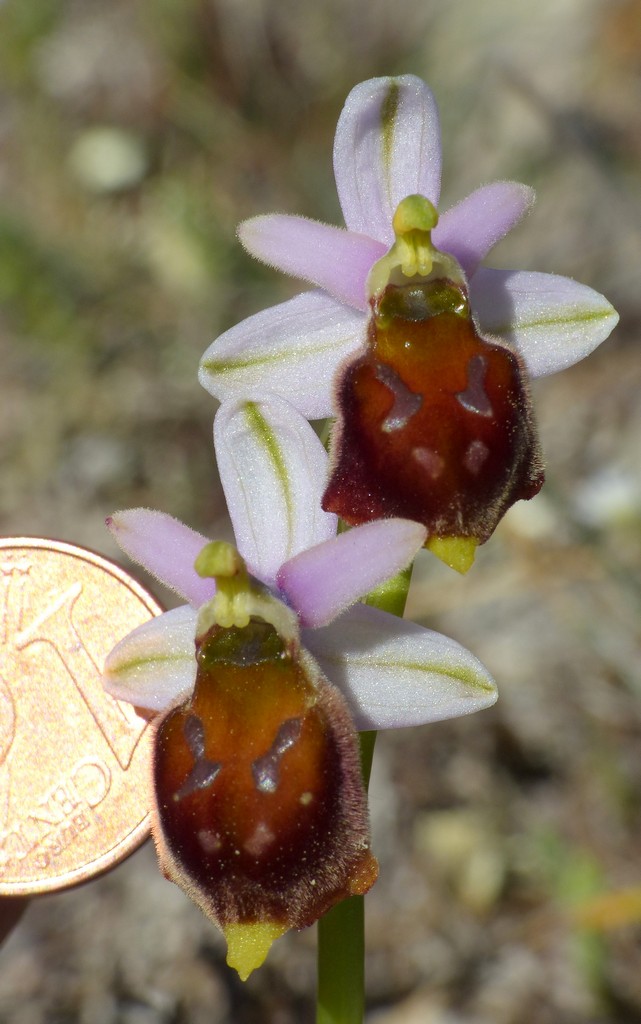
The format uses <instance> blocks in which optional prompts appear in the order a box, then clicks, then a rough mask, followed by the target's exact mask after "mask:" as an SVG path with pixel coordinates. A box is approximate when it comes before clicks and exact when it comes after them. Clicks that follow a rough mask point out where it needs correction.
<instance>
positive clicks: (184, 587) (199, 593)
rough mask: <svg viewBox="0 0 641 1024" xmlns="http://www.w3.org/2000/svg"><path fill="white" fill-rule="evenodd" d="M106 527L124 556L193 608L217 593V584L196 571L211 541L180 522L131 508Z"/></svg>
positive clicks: (155, 513) (110, 520) (146, 509)
mask: <svg viewBox="0 0 641 1024" xmlns="http://www.w3.org/2000/svg"><path fill="white" fill-rule="evenodd" d="M107 526H108V527H109V529H110V531H111V533H112V534H113V536H114V538H115V539H116V541H117V542H118V544H119V545H120V547H121V548H122V550H123V551H124V552H125V554H127V555H129V557H130V558H131V559H132V560H133V561H134V562H138V564H139V565H142V566H144V568H145V569H146V570H147V572H149V573H151V575H152V576H155V577H156V579H158V580H160V582H161V583H164V584H165V586H166V587H170V588H171V589H172V590H175V591H176V593H177V594H180V596H181V597H183V598H184V599H185V600H187V601H189V603H190V604H192V605H193V606H194V607H196V608H197V607H198V606H199V605H201V604H204V602H205V601H208V600H209V598H210V597H212V595H213V594H214V593H215V592H216V584H215V583H214V581H213V580H204V579H201V577H200V576H199V575H198V573H197V572H196V570H195V569H194V562H195V561H196V556H197V555H198V553H199V552H200V551H201V550H202V549H203V548H204V546H205V544H208V543H209V540H208V538H207V537H203V535H202V534H200V533H196V531H195V530H190V528H189V527H188V526H185V525H184V523H181V522H179V520H178V519H174V518H173V516H168V515H166V513H164V512H154V511H153V510H152V509H149V508H130V509H127V510H126V511H122V512H114V514H113V515H112V516H109V518H108V519H107Z"/></svg>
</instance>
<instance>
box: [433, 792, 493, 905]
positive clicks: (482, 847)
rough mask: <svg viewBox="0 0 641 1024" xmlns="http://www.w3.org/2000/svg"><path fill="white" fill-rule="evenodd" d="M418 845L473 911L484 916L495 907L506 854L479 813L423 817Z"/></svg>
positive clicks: (458, 811) (440, 813) (459, 811)
mask: <svg viewBox="0 0 641 1024" xmlns="http://www.w3.org/2000/svg"><path fill="white" fill-rule="evenodd" d="M415 845H416V848H417V849H418V850H419V851H420V852H422V853H424V854H426V855H427V856H428V857H429V859H430V861H431V862H432V863H435V864H436V866H437V868H438V870H439V871H440V872H441V873H442V874H443V876H444V877H445V878H446V879H447V880H448V881H449V883H450V884H451V885H452V886H453V887H454V888H455V890H456V892H457V895H458V896H459V898H460V899H461V900H462V902H463V903H465V904H466V906H468V907H469V908H470V909H471V910H473V911H475V912H476V913H483V912H485V911H487V910H489V909H490V908H491V907H492V906H493V905H494V903H495V902H496V900H497V899H498V897H499V894H500V892H501V889H502V887H503V882H504V879H505V872H506V861H505V855H504V852H503V850H502V849H501V846H500V843H499V839H498V836H497V835H496V834H495V833H494V831H493V829H492V828H491V825H490V824H489V823H488V821H487V820H486V819H485V818H483V816H482V815H480V814H479V813H478V811H474V810H468V809H456V810H451V811H450V810H448V811H430V812H428V813H426V814H422V815H421V816H420V817H419V818H418V819H417V821H416V826H415Z"/></svg>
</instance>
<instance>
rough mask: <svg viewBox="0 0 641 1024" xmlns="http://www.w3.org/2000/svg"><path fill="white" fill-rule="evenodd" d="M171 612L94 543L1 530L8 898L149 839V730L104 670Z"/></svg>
mask: <svg viewBox="0 0 641 1024" xmlns="http://www.w3.org/2000/svg"><path fill="white" fill-rule="evenodd" d="M161 611H162V609H161V607H160V606H159V605H158V604H157V602H156V601H155V600H154V599H153V597H151V595H150V594H148V593H147V592H146V591H145V590H144V589H143V588H142V587H141V586H139V584H138V583H136V582H135V580H133V579H132V578H131V577H130V576H128V575H127V574H126V573H125V572H123V571H122V569H119V568H118V567H117V566H115V565H112V564H111V562H108V561H107V560H106V559H104V558H101V557H100V556H99V555H96V554H94V553H93V552H91V551H86V550H84V549H82V548H78V547H75V546H73V545H71V544H63V543H59V542H57V541H51V540H41V539H39V538H34V537H19V538H16V537H14V538H10V539H5V540H2V539H0V896H28V895H32V894H35V893H43V892H52V891H55V890H58V889H62V888H65V887H67V886H70V885H75V884H76V883H78V882H83V881H86V880H87V879H89V878H91V877H93V876H94V875H96V874H98V873H99V872H102V871H105V870H106V869H107V868H110V867H113V866H114V865H115V864H117V863H118V861H120V860H122V858H123V857H125V856H127V854H129V853H131V852H132V850H134V849H135V848H136V847H137V846H138V845H139V844H140V843H141V842H142V841H143V839H145V838H146V837H147V835H148V832H149V824H148V807H149V802H148V798H147V793H148V773H149V755H150V747H149V739H150V737H149V730H148V729H147V723H146V721H145V719H143V718H141V717H140V716H139V715H137V714H136V712H135V711H134V709H133V708H132V707H131V706H130V705H128V704H124V703H121V702H120V701H116V700H113V699H112V698H111V697H109V696H107V694H105V693H104V691H103V689H102V685H101V670H102V665H103V662H104V659H105V657H106V655H107V654H108V653H109V651H110V650H111V648H112V647H113V646H114V644H115V643H117V641H118V640H120V639H122V637H124V636H126V634H127V633H129V632H130V631H131V630H132V629H134V627H136V626H139V625H141V624H142V623H143V622H146V621H147V620H148V619H150V618H151V617H152V616H154V615H158V614H159V613H160V612H161Z"/></svg>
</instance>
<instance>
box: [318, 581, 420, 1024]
mask: <svg viewBox="0 0 641 1024" xmlns="http://www.w3.org/2000/svg"><path fill="white" fill-rule="evenodd" d="M411 576H412V570H411V567H410V568H409V569H407V570H405V572H402V573H399V575H398V576H396V577H395V578H394V579H393V580H390V581H389V582H388V583H385V584H383V586H382V587H379V588H378V589H377V590H376V591H373V592H372V593H371V594H369V595H368V597H367V599H366V600H367V604H371V605H373V606H375V607H376V608H382V609H383V610H384V611H388V612H391V613H392V614H393V615H398V616H402V615H403V610H404V608H405V601H406V600H407V592H408V590H409V586H410V580H411ZM375 743H376V733H375V732H362V733H361V734H360V745H361V769H362V772H363V781H364V783H365V788H366V789H367V786H368V785H369V777H370V772H371V769H372V759H373V757H374V744H375ZM364 1016H365V900H364V897H363V896H350V897H349V898H348V899H346V900H342V902H341V903H337V904H336V906H335V907H332V909H331V910H330V911H329V912H328V913H327V914H325V916H324V917H321V919H320V921H319V922H318V995H317V1002H316V1024H362V1022H363V1018H364Z"/></svg>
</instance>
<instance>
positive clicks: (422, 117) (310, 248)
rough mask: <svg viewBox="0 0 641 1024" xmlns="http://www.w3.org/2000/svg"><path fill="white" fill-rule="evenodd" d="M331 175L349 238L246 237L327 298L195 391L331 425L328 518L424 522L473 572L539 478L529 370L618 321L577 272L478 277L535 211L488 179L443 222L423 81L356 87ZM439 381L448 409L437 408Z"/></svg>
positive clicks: (244, 341) (560, 360)
mask: <svg viewBox="0 0 641 1024" xmlns="http://www.w3.org/2000/svg"><path fill="white" fill-rule="evenodd" d="M334 170H335V176H336V184H337V189H338V197H339V200H340V204H341V207H342V211H343V216H344V219H345V224H346V226H347V229H346V230H345V229H343V228H339V227H333V226H330V225H326V224H320V223H317V222H315V221H312V220H308V219H306V218H303V217H293V216H287V215H281V214H276V215H268V216H259V217H255V218H253V219H251V220H249V221H246V222H245V223H243V224H242V225H241V226H240V228H239V236H240V240H241V242H242V243H243V245H244V246H245V247H246V249H247V250H248V251H249V252H250V253H251V254H252V255H254V256H256V257H257V258H258V259H261V260H263V261H264V262H266V263H268V264H270V265H272V266H274V267H276V268H278V269H280V270H283V271H285V272H286V273H289V274H292V275H294V276H296V277H299V278H302V279H304V280H306V281H309V282H310V283H311V284H313V285H315V286H316V288H315V290H314V291H309V292H305V293H303V294H301V295H298V296H297V297H295V298H293V299H291V300H289V301H287V302H284V303H281V304H279V305H277V306H273V307H272V308H270V309H267V310H265V311H263V312H261V313H257V314H255V315H254V316H251V317H249V318H248V319H246V320H244V321H243V322H242V323H240V324H238V325H237V326H235V327H233V328H231V330H229V331H227V332H225V333H224V334H222V335H221V336H220V337H219V338H218V339H217V340H216V341H215V342H213V344H212V345H211V346H210V347H209V348H208V349H207V351H206V352H205V354H204V356H203V358H202V362H201V367H200V380H201V383H202V384H203V386H204V387H205V388H206V389H207V390H208V391H210V392H211V393H212V394H213V395H214V396H216V397H217V398H220V399H224V398H230V397H236V396H241V395H242V394H243V393H244V392H245V391H246V390H247V389H248V388H252V387H256V386H260V387H261V388H263V389H264V390H265V391H268V392H271V393H275V394H279V395H282V396H283V397H286V398H287V399H288V400H289V401H290V402H292V403H293V404H294V405H295V406H296V408H297V409H298V410H299V411H300V412H301V413H302V414H303V415H305V416H307V417H309V418H310V419H315V418H321V417H327V416H331V415H338V418H339V421H338V430H337V431H335V434H334V437H333V444H332V479H331V481H330V484H329V487H328V488H327V491H326V492H325V495H324V499H323V500H324V507H325V508H327V509H332V510H333V511H336V512H338V513H339V514H340V515H341V516H342V517H343V518H344V519H345V520H346V521H347V522H350V523H353V524H354V523H359V522H363V521H367V520H368V519H373V518H378V517H381V516H393V515H403V516H405V517H407V518H411V519H417V520H419V521H421V522H423V523H425V525H426V526H427V528H428V532H429V534H430V536H429V539H428V546H431V547H432V548H433V550H435V552H436V553H437V554H439V557H443V558H444V560H445V561H448V562H449V563H450V564H453V565H454V566H455V567H457V568H460V569H462V570H464V569H465V568H466V567H467V566H468V564H470V558H473V549H474V547H475V546H476V544H477V543H482V542H483V541H484V540H486V539H487V538H488V536H489V535H490V534H491V532H492V531H493V529H494V527H495V526H496V523H497V522H498V519H499V518H500V516H501V515H502V514H503V513H504V511H505V510H506V508H507V507H508V506H509V505H510V504H512V503H513V502H514V501H515V500H517V498H522V497H531V496H532V495H533V494H535V493H536V491H537V490H538V489H539V488H540V486H541V483H542V480H543V474H542V468H541V465H542V462H541V457H540V451H539V448H538V441H537V438H536V430H535V427H534V424H533V417H532V415H531V411H530V405H529V398H528V389H527V379H526V376H525V375H526V372H527V374H529V376H530V377H532V378H535V377H540V376H543V375H545V374H549V373H554V372H556V371H557V370H561V369H563V368H565V367H567V366H570V365H571V364H573V363H575V362H577V361H578V360H580V359H582V358H583V357H584V356H586V355H588V354H589V353H590V352H591V351H592V350H593V349H594V348H596V346H597V345H599V344H600V342H601V341H603V340H604V339H605V338H606V337H607V336H608V334H609V333H610V331H611V330H612V329H613V327H614V326H615V324H616V322H617V319H618V317H617V314H616V312H615V311H614V310H613V308H612V306H611V305H610V304H609V302H607V300H606V299H605V298H603V296H601V295H599V294H598V293H597V292H595V291H593V290H592V289H591V288H588V287H586V286H584V285H581V284H578V283H576V282H574V281H572V280H569V279H567V278H563V277H559V276H556V275H552V274H543V273H536V272H529V271H515V270H495V269H491V268H487V267H484V266H482V265H481V263H482V261H483V260H484V258H485V257H486V256H487V254H488V253H489V251H490V250H491V249H492V247H493V246H494V245H495V244H496V243H497V242H498V241H500V239H501V238H503V237H504V236H505V235H506V234H507V232H508V231H509V230H511V228H512V227H514V225H515V224H516V223H517V222H518V221H519V220H520V219H521V217H522V216H523V215H524V213H525V212H526V211H527V210H528V208H529V207H530V205H531V204H532V202H533V192H532V190H531V189H530V188H528V187H527V186H525V185H521V184H517V183H514V182H505V181H503V182H494V183H492V184H488V185H483V186H481V187H480V188H478V189H477V190H476V191H475V192H473V193H472V194H471V195H469V196H468V197H467V198H466V199H463V200H462V201H461V202H459V203H458V204H457V205H456V206H454V207H453V208H452V209H450V210H448V211H446V212H445V213H444V214H443V215H442V216H440V218H439V216H438V214H437V213H436V207H437V205H438V199H439V192H440V172H441V149H440V139H439V122H438V113H437V109H436V104H435V101H434V97H433V95H432V93H431V92H430V90H429V89H428V87H427V86H426V85H425V83H423V82H422V81H421V80H420V79H419V78H416V77H414V76H412V75H405V76H402V77H399V78H379V79H372V80H370V81H367V82H363V83H362V84H360V85H358V86H356V88H355V89H353V90H352V92H351V93H350V95H349V96H348V98H347V101H346V103H345V106H344V108H343V111H342V113H341V116H340V118H339V122H338V126H337V130H336V138H335V144H334ZM444 285H446V287H445V288H444V287H443V286H444ZM399 286H400V287H401V292H400V293H396V292H395V291H394V290H395V289H398V288H399ZM417 287H418V292H417ZM412 289H413V291H412ZM399 294H400V298H399ZM408 295H409V298H408ZM417 295H418V298H417ZM417 310H419V312H417ZM437 318H438V326H437ZM417 322H419V326H418V327H416V326H413V327H412V330H413V331H414V333H415V335H416V337H415V338H413V339H412V341H411V342H408V343H407V344H405V341H406V338H403V339H402V343H401V342H399V340H398V339H396V341H395V344H396V350H394V351H391V348H392V346H391V345H390V343H389V337H386V336H385V332H386V331H387V330H388V328H389V326H390V324H391V325H392V327H394V326H395V324H400V326H401V327H402V331H404V332H406V331H407V324H408V323H411V324H414V325H416V323H417ZM401 333H402V332H401ZM392 334H393V332H392ZM397 334H398V332H397ZM419 334H420V337H419V336H418V335H419ZM435 335H436V341H437V343H436V345H431V342H432V340H433V338H434V336H435ZM487 335H490V337H487ZM461 336H462V338H463V340H462V341H461V340H460V339H461ZM399 345H400V347H401V348H403V347H405V348H407V347H409V346H410V345H411V347H412V348H413V350H414V352H415V353H416V359H415V362H420V361H421V359H422V358H423V356H422V353H424V352H425V351H426V349H427V348H428V347H430V346H431V347H430V352H431V355H430V357H429V360H428V365H427V366H423V365H421V366H420V367H417V366H416V365H414V366H412V367H410V368H408V367H407V366H404V365H403V364H402V360H401V357H400V355H399V353H398V348H399ZM382 351H385V352H387V355H384V356H383V355H381V352H382ZM390 351H391V354H390ZM359 360H362V361H363V362H362V363H359ZM368 360H369V364H368V365H366V364H367V362H368ZM368 375H369V376H368ZM445 381H449V382H450V383H449V385H448V387H449V391H448V392H447V401H448V403H449V404H448V409H447V410H443V409H442V408H439V409H437V406H438V405H439V401H440V398H441V396H442V395H443V393H444V390H445V388H446V385H445V383H444V382H445ZM505 388H507V399H506V402H504V408H503V410H500V411H498V412H497V408H496V406H495V400H496V401H497V403H498V404H500V402H499V399H500V398H501V395H502V394H503V392H504V389H505ZM359 389H360V392H359ZM361 392H362V393H361ZM476 399H478V400H476ZM377 403H378V405H379V406H380V409H379V410H378V411H377V412H376V411H373V409H374V406H376V404H377ZM399 410H400V411H399ZM419 410H420V416H418V415H417V413H418V412H419ZM462 410H463V411H462ZM424 414H425V415H424ZM430 416H431V417H432V419H431V420H430ZM421 417H423V419H424V420H425V422H423V423H419V420H420V418H421ZM465 417H466V420H465ZM432 420H436V423H434V422H432ZM410 421H412V423H411V424H410V426H411V429H409V430H407V431H406V429H405V428H406V427H407V425H408V423H410ZM450 423H451V424H452V427H451V430H449V432H448V433H447V434H446V433H445V432H444V430H445V428H444V426H443V424H446V425H447V424H450ZM375 434H376V437H375V438H374V435H375ZM405 434H406V435H407V436H403V435H405ZM399 438H401V439H402V441H403V444H402V445H400V444H399V443H398V442H399ZM497 450H498V451H499V452H500V455H498V456H497V455H496V451H497ZM403 469H404V471H405V473H406V475H407V476H408V479H407V481H405V480H403V479H402V477H403ZM388 477H389V479H387V478H388ZM417 481H418V482H417ZM417 489H419V490H420V494H419V495H418V497H417Z"/></svg>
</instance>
